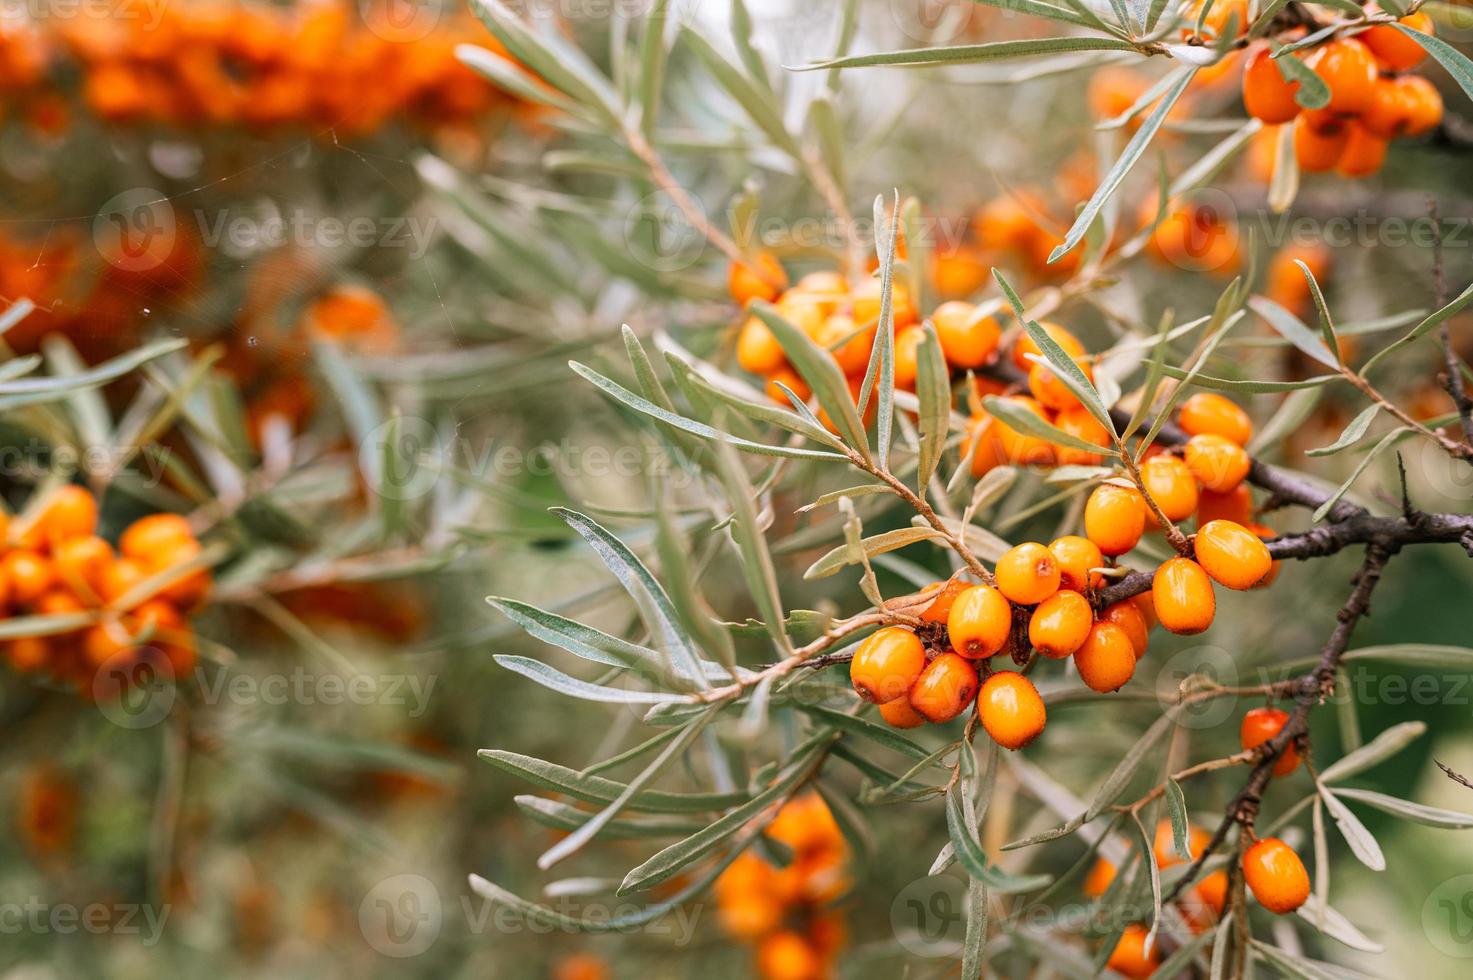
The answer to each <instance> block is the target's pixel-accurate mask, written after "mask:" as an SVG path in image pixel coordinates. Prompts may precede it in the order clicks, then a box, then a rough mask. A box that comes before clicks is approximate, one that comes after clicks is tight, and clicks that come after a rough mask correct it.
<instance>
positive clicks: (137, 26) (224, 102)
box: [0, 0, 504, 135]
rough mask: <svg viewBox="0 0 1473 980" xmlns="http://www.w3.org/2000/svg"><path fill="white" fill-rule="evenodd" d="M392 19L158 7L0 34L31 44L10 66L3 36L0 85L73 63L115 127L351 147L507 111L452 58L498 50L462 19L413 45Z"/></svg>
mask: <svg viewBox="0 0 1473 980" xmlns="http://www.w3.org/2000/svg"><path fill="white" fill-rule="evenodd" d="M390 6H391V5H390V4H388V3H382V4H378V3H365V4H357V3H352V2H346V0H313V2H303V0H298V2H293V3H287V4H276V3H266V2H256V0H203V2H194V3H189V4H165V5H160V6H159V8H158V10H157V11H152V10H151V11H150V12H149V16H135V17H117V16H111V17H105V16H96V15H91V16H77V17H62V18H51V19H48V20H47V21H46V22H45V23H44V24H23V25H13V26H12V27H10V28H9V29H8V32H9V33H10V34H12V35H14V36H15V37H16V38H17V39H20V38H22V37H24V38H29V39H30V41H31V46H30V47H29V48H28V50H27V51H26V52H25V56H24V57H20V56H18V55H10V56H7V55H6V52H7V50H8V45H6V44H4V42H3V36H4V35H3V33H0V77H4V76H8V75H15V76H17V78H18V79H20V80H22V81H24V82H25V83H26V84H27V85H28V86H30V87H31V88H32V89H33V90H34V89H35V88H36V87H37V86H43V85H44V84H45V82H46V78H45V76H46V75H47V74H48V73H50V71H51V67H52V66H51V65H49V64H48V61H57V60H59V59H58V58H57V57H56V56H57V55H66V54H69V55H70V56H71V57H72V58H73V59H74V60H75V61H76V62H77V63H78V64H79V65H80V67H81V78H82V83H81V96H82V99H83V101H84V102H85V104H86V106H87V107H88V108H89V109H90V110H91V111H92V112H93V113H94V114H96V115H97V116H98V117H99V118H101V119H103V120H106V121H109V122H119V123H134V122H152V123H161V124H164V125H169V126H179V127H196V126H220V125H244V126H248V127H251V128H253V129H256V130H267V129H274V128H280V127H292V126H297V127H300V126H323V127H333V128H334V129H337V130H339V131H342V132H346V133H348V134H350V135H361V134H366V133H370V132H373V131H375V130H377V129H379V128H380V127H382V126H383V125H384V124H385V123H386V122H388V121H389V120H390V118H391V117H394V116H396V115H404V116H408V117H410V118H412V119H415V120H417V121H422V122H425V123H427V124H434V125H441V124H454V123H462V122H465V121H468V120H471V119H473V118H474V117H476V116H478V115H480V114H482V113H483V112H485V111H486V110H487V109H488V108H490V107H491V106H492V105H493V104H495V103H496V102H497V101H498V100H501V99H503V98H504V97H503V96H501V95H499V94H498V92H497V90H496V89H495V88H494V87H493V86H491V85H489V84H488V83H486V82H485V81H484V80H483V79H481V78H480V77H479V76H477V75H476V74H475V73H474V72H472V71H471V70H470V69H468V68H466V67H465V66H464V65H462V64H461V63H460V62H459V61H458V60H457V59H456V57H455V47H456V45H457V44H460V43H463V42H467V41H474V42H475V43H477V44H482V45H486V44H494V41H492V40H491V39H490V38H488V37H487V36H486V35H485V33H484V32H483V31H479V30H477V29H476V27H475V22H474V20H473V19H472V18H471V17H470V16H469V15H457V16H456V17H455V18H454V19H453V20H451V21H450V22H448V23H440V24H437V25H435V27H434V29H433V30H430V31H418V30H416V31H414V32H413V35H412V36H411V34H409V33H406V28H412V27H413V26H414V25H413V24H408V25H400V24H399V23H398V22H397V20H402V19H403V18H402V15H398V14H396V13H395V12H394V11H393V10H392V9H390ZM360 14H361V16H360ZM446 14H448V10H447V11H446ZM444 15H445V14H442V16H444ZM22 28H23V29H24V33H23V34H22V33H20V32H21V30H22ZM420 34H423V35H424V36H423V37H421V36H419V35H420ZM10 62H16V63H15V64H9V63H10Z"/></svg>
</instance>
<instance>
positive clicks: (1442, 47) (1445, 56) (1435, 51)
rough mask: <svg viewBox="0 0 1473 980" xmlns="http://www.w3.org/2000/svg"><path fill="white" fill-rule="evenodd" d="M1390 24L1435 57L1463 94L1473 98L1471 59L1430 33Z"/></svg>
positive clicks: (1403, 25)
mask: <svg viewBox="0 0 1473 980" xmlns="http://www.w3.org/2000/svg"><path fill="white" fill-rule="evenodd" d="M1391 26H1392V27H1394V28H1396V29H1397V30H1398V31H1401V32H1402V33H1403V34H1405V35H1406V36H1407V37H1409V38H1411V39H1412V40H1413V41H1416V42H1417V43H1418V44H1420V45H1421V46H1422V49H1423V50H1424V51H1426V52H1427V53H1428V54H1430V55H1431V56H1432V57H1434V58H1436V59H1437V60H1438V61H1439V62H1440V63H1441V64H1442V67H1444V68H1446V69H1447V73H1448V74H1449V75H1451V76H1452V77H1453V80H1454V81H1456V82H1457V83H1458V84H1459V85H1460V86H1462V89H1463V92H1464V94H1466V95H1467V96H1468V98H1470V99H1473V61H1469V60H1468V58H1467V56H1466V55H1464V54H1463V53H1462V52H1461V51H1459V50H1458V49H1457V48H1455V47H1453V46H1452V45H1451V44H1448V43H1447V42H1446V41H1443V40H1440V39H1439V38H1435V37H1433V36H1432V35H1431V34H1423V33H1422V32H1421V31H1414V30H1412V29H1411V28H1410V27H1408V26H1406V25H1405V24H1402V23H1397V22H1393V23H1392V25H1391Z"/></svg>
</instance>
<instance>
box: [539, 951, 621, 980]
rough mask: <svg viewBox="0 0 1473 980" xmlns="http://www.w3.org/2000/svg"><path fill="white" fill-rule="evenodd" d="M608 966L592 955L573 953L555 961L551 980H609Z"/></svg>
mask: <svg viewBox="0 0 1473 980" xmlns="http://www.w3.org/2000/svg"><path fill="white" fill-rule="evenodd" d="M611 976H613V974H611V973H610V972H609V965H608V964H607V963H605V962H604V961H603V960H602V959H601V958H599V957H598V956H595V955H594V954H593V953H573V954H570V955H568V956H564V957H562V958H561V959H559V960H558V961H557V965H556V967H554V969H553V972H552V980H609V978H610V977H611Z"/></svg>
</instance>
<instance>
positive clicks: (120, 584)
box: [98, 558, 149, 602]
mask: <svg viewBox="0 0 1473 980" xmlns="http://www.w3.org/2000/svg"><path fill="white" fill-rule="evenodd" d="M148 574H149V573H148V569H146V568H144V567H143V565H142V564H140V563H139V562H137V561H134V560H133V559H132V558H119V559H117V560H116V561H114V562H113V563H112V564H110V565H108V566H107V567H106V568H104V569H103V570H102V578H101V581H100V582H99V583H98V588H99V591H100V593H101V595H102V599H103V601H104V602H114V601H116V600H117V599H119V598H121V597H122V596H123V595H124V594H125V593H127V592H128V591H129V590H130V589H132V588H133V586H135V585H137V584H138V583H139V582H142V581H143V580H144V579H146V578H148Z"/></svg>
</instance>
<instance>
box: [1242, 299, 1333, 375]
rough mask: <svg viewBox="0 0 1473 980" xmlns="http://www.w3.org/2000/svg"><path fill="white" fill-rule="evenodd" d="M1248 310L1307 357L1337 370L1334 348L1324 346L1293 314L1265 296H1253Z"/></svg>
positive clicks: (1323, 342)
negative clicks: (1261, 318)
mask: <svg viewBox="0 0 1473 980" xmlns="http://www.w3.org/2000/svg"><path fill="white" fill-rule="evenodd" d="M1248 308H1249V309H1250V310H1252V311H1253V312H1254V313H1257V314H1258V315H1259V316H1261V317H1263V319H1264V320H1265V321H1266V322H1267V323H1268V325H1269V326H1271V327H1273V328H1274V330H1276V331H1278V333H1279V335H1280V336H1281V337H1283V338H1284V339H1285V340H1287V341H1289V343H1291V344H1293V345H1294V346H1295V347H1297V348H1299V349H1300V350H1301V351H1303V352H1304V353H1305V354H1307V355H1308V356H1309V357H1311V358H1313V359H1314V360H1316V361H1319V362H1320V363H1321V364H1323V365H1325V366H1326V367H1328V368H1331V369H1333V370H1338V369H1339V367H1340V359H1339V358H1338V357H1337V356H1336V355H1335V351H1334V348H1332V347H1327V346H1325V341H1324V340H1323V339H1321V338H1320V337H1318V336H1316V335H1315V332H1314V331H1313V330H1311V329H1309V327H1307V326H1305V325H1304V323H1303V322H1302V321H1301V320H1300V319H1299V318H1298V317H1297V316H1295V315H1294V314H1293V313H1291V312H1289V311H1288V310H1286V309H1284V308H1283V307H1282V306H1280V305H1279V304H1278V303H1275V302H1274V301H1273V300H1271V299H1269V298H1268V297H1267V296H1254V297H1252V298H1251V299H1249V300H1248Z"/></svg>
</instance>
